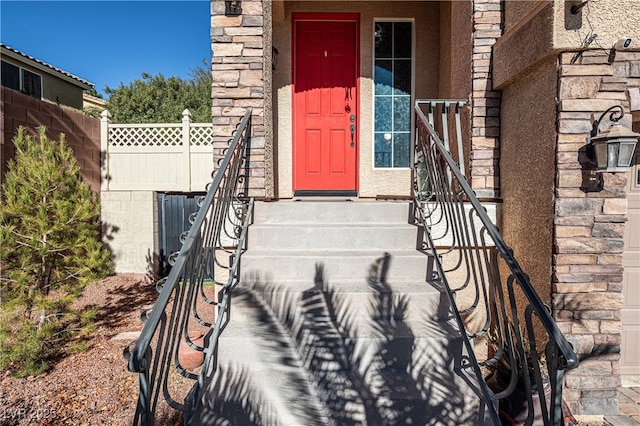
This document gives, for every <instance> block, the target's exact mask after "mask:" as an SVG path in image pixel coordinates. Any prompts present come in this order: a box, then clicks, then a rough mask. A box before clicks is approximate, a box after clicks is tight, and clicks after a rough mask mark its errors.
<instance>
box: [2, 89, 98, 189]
mask: <svg viewBox="0 0 640 426" xmlns="http://www.w3.org/2000/svg"><path fill="white" fill-rule="evenodd" d="M0 99H1V101H0V102H1V103H0V105H1V108H0V109H1V110H2V119H1V122H2V129H1V131H0V166H1V168H2V170H1V175H0V183H1V182H2V175H4V173H5V172H6V167H7V162H8V161H9V160H10V159H12V158H13V157H14V155H15V149H14V146H13V142H12V141H13V137H14V136H15V134H16V131H17V129H18V127H20V126H24V127H26V128H27V129H28V130H29V131H30V132H31V133H34V134H35V133H36V127H38V126H46V127H47V135H48V137H49V138H50V139H54V140H58V138H59V135H60V133H64V134H65V136H66V141H67V144H68V146H69V147H71V149H72V150H73V152H74V154H75V157H76V160H77V161H78V164H79V165H80V171H81V173H82V177H83V178H84V180H85V182H87V183H88V184H89V185H90V186H91V188H92V189H93V190H94V191H96V192H97V191H99V190H100V120H98V119H96V118H93V117H89V116H87V115H84V114H83V113H82V112H81V111H77V110H74V109H71V108H68V107H63V106H59V105H56V104H52V103H50V102H46V101H41V100H38V99H35V98H33V97H31V96H27V95H24V94H22V93H20V92H17V91H15V90H11V89H8V88H6V87H2V92H1V97H0Z"/></svg>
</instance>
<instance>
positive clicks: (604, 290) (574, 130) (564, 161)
mask: <svg viewBox="0 0 640 426" xmlns="http://www.w3.org/2000/svg"><path fill="white" fill-rule="evenodd" d="M573 56H574V53H572V52H569V53H563V54H561V55H560V57H559V76H558V83H559V85H558V87H559V93H558V101H559V104H558V136H557V152H556V161H557V175H556V190H555V196H556V202H555V220H554V235H555V237H554V240H555V241H554V249H555V252H554V259H553V278H552V279H553V293H554V295H553V303H554V315H555V317H556V320H557V321H558V324H559V326H560V329H561V330H562V332H563V333H565V335H566V337H567V339H568V340H569V341H570V342H571V343H572V344H573V346H574V349H575V350H576V352H577V353H578V356H579V357H580V358H581V359H582V361H581V363H580V366H579V367H578V369H576V370H573V371H570V372H569V373H568V374H567V377H566V379H565V384H566V385H565V390H564V399H565V400H566V401H567V402H568V404H569V407H570V409H571V410H572V411H573V413H574V414H617V412H618V400H617V388H618V387H619V385H620V373H619V369H618V362H619V359H620V343H621V342H620V339H621V336H620V326H621V324H620V309H621V307H622V278H623V277H622V274H623V267H622V253H623V249H624V240H623V236H624V227H625V220H626V214H627V199H626V193H625V187H626V183H627V173H595V172H593V170H592V168H593V164H592V163H591V162H590V161H589V160H588V159H587V157H586V154H585V143H586V136H587V134H588V133H589V131H590V130H591V123H592V122H593V121H594V120H597V119H598V118H599V117H600V114H602V112H604V111H605V110H606V109H607V108H609V107H611V106H613V105H622V106H623V108H624V109H625V111H627V112H628V111H629V102H628V100H627V94H626V90H627V87H628V86H629V85H634V86H638V85H640V80H638V78H639V77H640V52H618V55H617V57H616V60H615V62H614V63H613V64H609V63H608V54H607V52H601V51H598V52H590V51H588V52H585V53H584V54H583V55H582V56H580V57H579V59H578V60H577V61H576V62H575V63H574V64H571V59H572V57H573ZM623 124H624V125H625V126H627V127H631V115H630V114H625V117H624V122H623ZM607 126H608V122H607V120H605V122H604V123H603V125H602V129H606V128H607Z"/></svg>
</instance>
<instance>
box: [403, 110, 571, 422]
mask: <svg viewBox="0 0 640 426" xmlns="http://www.w3.org/2000/svg"><path fill="white" fill-rule="evenodd" d="M447 105H455V112H453V111H451V109H450V108H447ZM463 106H464V102H463V101H418V102H416V105H415V118H416V119H415V123H416V138H415V140H416V142H415V150H414V155H415V157H414V165H415V166H414V179H413V181H414V191H413V192H414V202H415V206H416V220H417V222H418V224H419V225H422V226H423V227H424V229H425V232H424V247H423V248H424V250H425V252H426V253H427V254H428V255H430V257H431V259H432V260H433V270H432V271H430V272H429V273H430V277H429V281H430V282H431V283H432V284H434V285H437V286H439V288H440V289H441V291H442V292H443V293H446V295H447V297H448V300H449V302H450V305H451V315H452V317H453V318H454V319H455V321H456V323H457V325H458V327H459V328H460V330H461V335H462V339H463V342H464V345H465V349H466V352H467V356H468V358H467V361H468V362H466V364H465V365H463V366H461V369H462V370H470V371H472V373H473V375H474V376H475V378H476V380H477V382H478V394H479V396H480V398H481V399H482V400H483V402H484V403H485V405H486V407H487V413H488V415H489V417H490V418H491V420H492V421H493V423H494V424H496V425H499V424H501V422H504V421H505V420H507V423H508V421H513V422H514V423H513V424H528V425H530V424H533V423H534V422H540V421H542V422H543V423H544V424H545V425H561V424H562V419H563V415H562V384H563V377H564V371H565V370H566V369H571V368H575V367H576V366H577V365H578V359H577V357H576V354H575V352H574V351H573V349H572V347H571V345H570V344H569V343H568V342H567V340H566V339H565V337H564V336H563V334H562V333H561V331H560V330H559V328H558V326H557V324H556V322H555V321H554V320H553V318H552V316H551V314H550V309H549V307H548V306H546V305H545V304H544V303H543V302H542V301H541V299H540V297H539V296H538V294H537V293H536V291H535V290H534V288H533V286H532V284H531V282H530V279H529V277H528V276H527V275H526V274H525V273H524V272H523V270H522V269H521V267H520V265H519V264H518V262H517V261H516V259H515V257H514V254H513V251H512V250H511V249H510V248H509V247H508V246H507V245H506V244H505V242H504V241H503V239H502V236H501V235H500V232H499V231H498V229H497V227H496V226H495V225H494V223H493V222H492V220H491V219H490V217H489V215H488V214H487V211H486V209H485V207H484V206H483V205H482V204H481V203H480V201H479V200H478V198H477V197H476V195H475V192H474V191H473V189H471V186H470V185H469V184H468V182H467V180H466V178H465V177H464V175H463V174H462V173H461V171H460V169H459V167H458V165H457V164H456V162H455V161H454V160H453V158H452V156H451V153H450V152H449V149H448V146H445V144H444V143H443V142H442V140H441V139H440V136H439V133H438V132H437V131H436V130H435V128H434V115H433V111H434V110H436V109H441V110H442V115H443V119H440V120H439V124H440V125H441V126H442V125H444V127H445V129H444V130H442V129H441V131H447V129H446V126H447V124H446V123H447V120H446V115H447V114H450V113H455V114H458V113H459V109H460V108H461V107H463ZM424 110H426V111H427V113H426V114H425V111H424ZM456 124H457V126H459V119H457V121H456ZM457 130H458V131H457V132H456V133H457V135H458V137H459V135H460V132H459V127H458V129H457ZM458 146H459V147H461V146H462V145H461V144H458ZM459 150H461V148H459ZM454 283H455V284H454ZM508 424H512V423H508Z"/></svg>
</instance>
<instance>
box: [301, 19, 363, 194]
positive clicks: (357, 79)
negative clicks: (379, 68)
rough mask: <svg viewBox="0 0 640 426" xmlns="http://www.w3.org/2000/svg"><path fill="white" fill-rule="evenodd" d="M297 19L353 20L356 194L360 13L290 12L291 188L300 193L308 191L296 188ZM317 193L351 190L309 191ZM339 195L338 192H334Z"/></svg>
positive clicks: (357, 185)
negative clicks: (354, 28) (354, 26)
mask: <svg viewBox="0 0 640 426" xmlns="http://www.w3.org/2000/svg"><path fill="white" fill-rule="evenodd" d="M299 21H319V22H322V21H326V22H335V21H341V22H355V25H356V31H355V56H356V57H355V73H356V75H355V77H356V79H355V81H356V105H355V115H356V129H355V140H356V146H355V149H356V152H355V160H354V161H355V164H354V165H353V167H354V173H355V182H354V186H355V188H354V190H355V193H356V194H357V193H358V191H359V188H360V122H361V116H360V97H361V85H360V78H361V76H362V73H361V72H360V13H358V12H345V13H337V12H336V13H323V12H293V13H292V14H291V170H290V171H289V172H290V173H291V190H292V191H293V193H294V194H302V195H304V194H303V193H305V192H308V191H304V190H302V191H301V190H296V167H297V166H296V142H295V141H296V130H297V129H296V124H297V123H296V120H295V112H294V111H295V110H296V96H295V94H296V41H297V34H296V23H297V22H299ZM311 192H314V193H315V192H318V193H326V194H327V195H334V194H333V193H337V192H352V191H331V190H327V191H322V190H321V191H311ZM335 195H340V194H335Z"/></svg>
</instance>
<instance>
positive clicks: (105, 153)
mask: <svg viewBox="0 0 640 426" xmlns="http://www.w3.org/2000/svg"><path fill="white" fill-rule="evenodd" d="M109 124H111V114H110V113H109V111H107V110H106V109H105V110H104V111H102V113H101V114H100V158H101V159H102V161H101V164H100V190H101V191H108V190H109V181H110V180H111V173H110V171H109Z"/></svg>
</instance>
